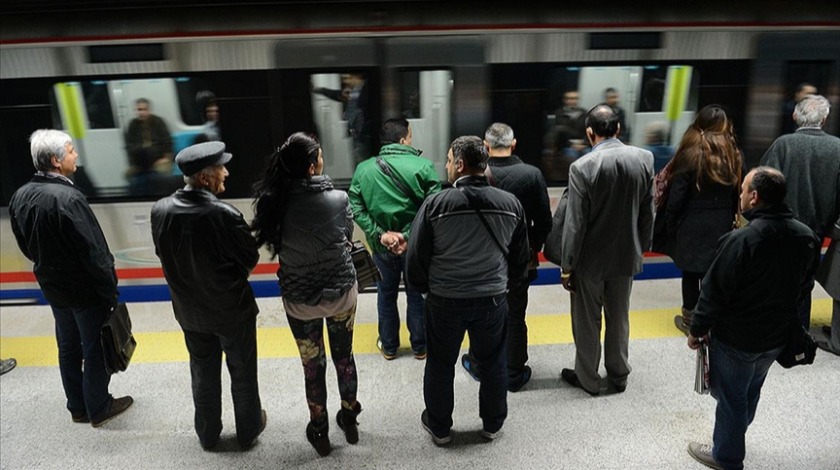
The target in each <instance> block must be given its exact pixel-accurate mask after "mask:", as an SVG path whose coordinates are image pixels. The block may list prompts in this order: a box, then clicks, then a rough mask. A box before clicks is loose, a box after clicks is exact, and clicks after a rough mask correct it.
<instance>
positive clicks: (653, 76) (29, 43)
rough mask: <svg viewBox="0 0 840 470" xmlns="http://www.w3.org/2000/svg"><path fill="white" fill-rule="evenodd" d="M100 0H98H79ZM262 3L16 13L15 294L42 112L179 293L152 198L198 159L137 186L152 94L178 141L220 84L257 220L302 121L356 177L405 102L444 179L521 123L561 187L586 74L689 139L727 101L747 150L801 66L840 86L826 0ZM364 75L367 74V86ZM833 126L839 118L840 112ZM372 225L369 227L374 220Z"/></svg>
mask: <svg viewBox="0 0 840 470" xmlns="http://www.w3.org/2000/svg"><path fill="white" fill-rule="evenodd" d="M34 3H37V2H34ZM82 3H87V4H96V2H75V3H74V2H72V1H71V2H70V5H71V6H72V5H74V4H79V5H80V4H82ZM128 3H131V2H128ZM135 3H140V4H143V3H144V2H135ZM149 3H153V2H146V4H147V5H146V6H147V7H148V6H149V5H148V4H149ZM210 3H211V4H213V3H214V2H210ZM255 3H256V4H250V5H249V6H244V7H241V8H234V7H232V6H227V7H225V6H222V5H221V4H219V5H216V6H213V7H212V8H205V9H199V8H197V7H192V6H189V5H190V4H186V3H183V4H181V6H180V7H177V8H174V7H173V8H171V9H170V10H168V11H166V12H165V13H166V14H162V15H157V16H147V17H143V16H142V15H139V14H138V13H139V12H141V11H145V10H142V9H141V10H137V9H134V10H132V9H129V8H124V9H118V8H115V9H110V10H107V11H103V10H101V9H98V10H97V9H94V7H91V6H89V5H88V7H87V8H86V9H82V8H78V9H75V10H74V9H72V8H70V7H68V9H67V10H65V11H62V12H59V13H60V14H59V13H53V14H52V15H46V16H44V17H42V18H41V19H42V21H38V22H29V23H25V24H24V23H21V22H17V21H14V20H15V18H16V17H25V16H26V15H27V14H28V13H29V10H27V7H25V4H26V2H17V3H15V4H14V7H15V8H17V9H14V8H13V9H12V10H11V11H7V12H6V13H7V14H5V15H4V30H3V32H2V40H0V129H1V130H2V132H0V168H2V171H0V181H2V184H0V205H2V208H0V218H2V220H1V221H0V237H1V238H0V245H1V246H0V261H2V269H0V271H1V272H0V302H42V303H43V302H44V299H43V297H42V295H41V294H40V291H39V290H38V286H37V283H35V281H34V277H33V275H32V273H31V263H30V262H29V261H28V260H26V259H25V258H24V257H23V255H22V254H21V253H20V251H19V250H18V248H17V246H16V244H15V241H14V237H13V236H12V233H11V228H10V224H9V222H8V220H7V219H8V207H7V206H8V202H9V198H10V197H11V194H12V193H13V192H14V190H15V189H17V188H18V187H20V186H21V185H22V184H24V183H25V182H26V181H28V179H29V178H30V177H31V174H32V171H33V168H32V164H31V158H30V155H29V146H28V136H29V134H31V132H32V131H33V130H35V129H39V128H59V129H64V130H65V131H66V132H68V133H69V134H70V135H71V136H72V137H73V138H74V141H75V144H76V148H77V149H78V150H79V153H80V157H79V168H80V170H79V172H78V173H77V175H76V182H77V184H78V185H79V186H80V187H81V188H82V189H83V190H84V191H85V192H86V193H87V194H88V196H89V198H90V201H91V203H92V207H93V209H94V212H95V213H96V215H97V217H98V218H99V220H100V223H101V225H102V227H103V230H104V231H105V234H106V238H107V240H108V243H109V245H110V248H111V250H112V252H113V253H114V255H115V257H116V259H117V271H118V275H119V277H120V291H121V295H122V297H123V300H126V301H151V300H164V299H167V298H168V290H167V288H166V285H165V281H164V279H163V275H162V272H161V269H160V265H159V262H158V260H157V257H156V256H155V254H154V248H153V246H152V242H151V234H150V223H149V211H150V208H151V205H152V204H153V202H154V201H155V200H156V199H157V198H159V197H161V196H163V195H165V194H167V193H168V192H171V191H172V190H174V188H176V187H177V186H178V185H179V184H180V176H179V174H178V171H177V168H172V169H170V168H164V169H162V170H156V172H155V177H156V178H157V181H159V182H162V184H156V185H147V187H145V190H146V191H145V192H142V193H137V192H135V191H132V190H131V185H130V176H131V165H130V161H131V160H130V155H129V150H128V144H127V142H126V135H127V128H128V126H129V124H130V122H131V120H132V119H134V118H135V104H136V102H137V99H139V98H145V99H146V100H148V102H149V103H150V105H151V112H152V113H153V114H155V115H157V116H159V117H161V118H162V119H163V120H164V122H165V123H166V124H167V127H168V131H169V133H170V136H171V152H170V154H171V155H174V154H175V153H177V152H178V151H179V150H180V149H182V148H184V147H186V146H188V145H190V144H191V143H193V142H195V141H196V139H197V138H201V137H200V136H204V138H208V137H207V136H206V134H207V130H208V126H210V125H211V124H213V123H211V122H207V120H206V115H205V105H206V104H207V100H206V97H207V96H212V97H214V98H213V103H214V104H215V105H216V111H217V114H218V120H217V121H216V122H215V125H214V128H213V132H215V133H217V134H218V135H217V136H214V137H213V138H220V139H221V140H222V141H224V142H225V143H226V145H227V149H228V151H230V152H231V153H233V155H234V158H233V160H232V161H231V162H230V163H229V164H228V169H229V171H230V176H229V178H228V180H227V183H226V187H227V191H226V192H225V193H224V194H223V195H222V198H223V199H224V200H226V201H228V202H230V203H232V204H234V205H235V206H236V207H238V208H239V209H240V210H241V211H242V212H243V213H244V214H245V215H246V219H249V220H250V217H251V214H252V209H251V199H250V196H251V192H250V191H251V187H252V185H253V183H254V182H255V181H256V180H257V179H258V178H259V177H260V175H261V173H262V171H263V165H264V161H265V157H266V156H267V155H269V154H270V153H271V152H272V150H273V149H274V148H275V147H276V146H277V145H279V144H280V143H282V142H283V140H285V138H286V136H288V135H290V134H291V133H293V132H295V131H300V130H302V131H308V132H312V133H314V134H316V135H317V136H318V138H319V139H320V140H321V142H322V146H323V150H324V158H325V163H326V167H325V173H326V174H328V175H330V176H331V177H332V178H333V180H334V181H335V182H336V185H337V186H338V187H342V188H346V187H347V186H349V182H350V179H351V177H352V174H353V170H354V168H355V165H356V163H357V162H358V161H360V159H362V158H365V157H367V156H370V155H374V154H375V153H376V150H377V149H378V148H379V141H378V132H377V130H378V128H379V126H380V124H381V122H382V121H384V120H385V119H387V118H390V117H394V116H404V117H406V118H408V119H409V121H410V122H411V125H412V129H413V135H414V139H413V144H414V146H416V147H417V148H420V149H422V150H423V151H424V153H423V157H424V158H428V159H430V160H431V161H432V162H433V163H434V164H435V167H436V168H437V170H438V172H439V174H440V177H441V179H442V180H444V179H445V170H444V164H445V161H446V151H447V148H448V145H449V143H450V142H451V141H452V140H453V139H454V138H455V137H457V136H459V135H463V134H475V135H480V136H482V135H483V133H484V129H485V128H486V127H487V126H488V125H489V124H490V123H492V122H495V121H503V122H506V123H508V124H510V125H511V126H512V127H513V129H514V131H515V133H516V139H517V145H516V149H515V153H516V154H517V155H519V156H520V157H521V158H522V159H523V160H524V161H526V162H527V163H530V164H533V165H535V166H537V167H539V168H540V169H541V170H542V171H543V173H544V175H545V177H546V181H547V182H548V184H549V186H550V188H549V192H550V194H551V196H552V201H553V202H554V201H555V200H556V196H557V195H559V190H560V189H561V188H562V187H563V186H564V185H565V184H566V177H567V171H568V165H569V164H570V163H571V161H573V159H574V156H569V155H567V154H566V153H564V152H563V147H562V146H561V145H559V143H558V142H559V141H558V139H557V137H558V133H557V123H558V116H559V110H561V109H562V106H563V96H564V94H565V93H567V92H571V91H575V92H577V95H578V97H579V106H580V107H583V108H589V107H591V106H593V105H595V104H597V103H599V102H601V101H603V100H604V91H605V90H606V89H608V88H611V89H613V90H614V92H615V93H617V94H618V96H619V97H620V103H619V105H620V106H621V107H622V108H623V109H624V110H625V123H626V124H625V132H624V138H625V140H626V141H627V142H628V143H631V144H633V145H638V146H650V145H654V144H658V145H664V146H666V147H670V148H673V147H674V146H675V145H676V144H677V143H678V142H679V139H680V137H681V135H682V133H683V131H684V130H685V129H686V128H687V126H688V125H690V123H691V121H692V120H693V116H694V112H695V111H696V110H698V109H700V108H701V107H703V106H705V105H707V104H711V103H719V104H722V105H724V106H725V107H727V109H728V110H729V112H730V114H731V115H732V116H733V118H734V121H735V124H736V131H737V133H738V137H739V142H740V144H741V146H742V148H743V150H744V155H745V160H746V164H747V166H748V167H751V166H754V165H756V164H757V162H758V160H759V159H760V158H761V156H762V155H763V153H764V151H765V150H766V148H767V147H769V145H770V144H771V143H772V141H773V139H774V138H775V137H777V136H778V135H779V133H780V129H781V122H782V119H783V118H784V116H783V115H782V108H783V105H784V103H785V101H787V100H789V99H791V95H792V91H793V88H794V87H795V85H796V84H797V83H800V82H809V83H812V84H813V85H814V86H816V87H817V89H818V90H819V93H820V94H823V95H825V96H826V97H827V98H828V99H829V101H830V102H831V103H832V104H833V105H834V106H835V107H836V105H837V104H838V102H840V22H837V21H834V22H832V21H826V18H829V19H830V18H832V16H830V11H831V10H830V8H829V9H827V10H826V9H825V8H824V7H823V6H822V4H821V3H819V2H814V4H815V5H814V9H812V10H811V11H810V12H807V13H805V12H804V11H800V12H798V13H792V14H789V12H787V11H784V10H781V9H779V10H772V9H771V10H770V11H761V12H745V11H743V9H741V10H739V14H741V15H747V16H741V17H739V19H738V20H737V21H731V20H729V21H720V20H719V19H717V18H718V16H719V15H718V14H717V11H716V10H711V11H705V12H701V13H697V14H696V15H693V16H691V17H688V16H687V15H686V14H685V13H679V14H677V13H675V12H676V11H678V10H676V9H673V10H672V11H666V12H660V13H659V15H656V16H652V15H651V14H650V13H649V12H644V11H641V10H640V11H637V12H633V13H630V12H627V11H626V10H625V11H624V12H623V16H622V17H621V18H620V21H618V20H613V21H601V22H593V20H592V15H591V13H587V12H585V11H584V10H582V9H572V10H568V9H567V10H551V9H548V8H547V7H541V9H534V10H531V11H524V10H525V9H524V8H516V7H517V6H516V5H508V6H507V7H505V8H502V7H500V6H498V5H497V4H493V6H494V8H493V9H488V8H486V7H485V8H483V9H482V13H481V14H474V13H473V12H471V11H470V10H469V9H468V8H467V7H465V6H463V5H460V6H455V5H454V3H455V2H431V3H428V4H425V5H426V8H418V7H417V6H416V5H417V3H416V2H415V3H413V5H415V6H414V7H413V8H415V9H416V11H413V12H405V11H401V10H400V9H399V6H400V5H403V6H406V5H407V4H408V3H410V2H369V3H361V2H335V3H331V4H330V7H329V8H330V11H331V12H332V15H329V16H315V15H314V14H313V11H312V8H314V7H313V6H312V4H310V5H309V6H306V5H301V4H299V2H290V3H289V2H287V4H285V5H282V6H280V5H263V4H262V3H269V2H255ZM281 3H282V2H281ZM422 3H423V2H420V4H422ZM176 4H178V2H176ZM441 4H449V5H448V6H446V8H445V9H444V8H443V5H441ZM488 5H490V4H488ZM322 7H323V8H325V7H324V5H323V4H321V7H319V8H322ZM495 7H498V8H495ZM4 8H8V7H4ZM138 8H139V7H138ZM281 8H282V10H283V12H284V13H283V14H281V13H280V9H281ZM364 8H367V9H368V10H365V11H360V9H364ZM802 10H804V9H802ZM733 14H734V13H733ZM835 17H836V15H835ZM675 18H676V19H675ZM220 24H223V25H224V26H222V27H220V26H219V25H220ZM354 76H355V77H360V83H361V85H360V86H359V85H357V86H356V88H354V89H352V90H351V85H350V84H349V83H350V81H351V77H354ZM362 87H364V91H360V89H361V88H362ZM362 94H364V100H363V101H362V100H361V99H360V95H362ZM354 100H355V101H354ZM835 109H836V108H835ZM360 116H361V122H359V121H358V119H360ZM826 127H827V128H826V130H827V131H828V132H829V133H832V134H835V135H837V134H838V130H840V119H838V116H837V113H836V112H835V113H832V115H831V116H830V121H829V122H828V124H827V126H826ZM654 131H658V132H654ZM567 137H568V136H567ZM653 137H658V138H659V139H658V142H654V141H653V140H652V138H653ZM356 236H357V237H358V238H360V239H362V238H363V236H362V234H361V232H360V231H359V230H357V232H356ZM276 268H277V264H276V262H275V261H274V260H272V259H271V258H270V257H269V255H268V253H267V252H263V255H262V260H261V262H260V264H259V265H258V266H257V269H256V270H255V272H254V274H253V276H252V279H253V281H252V282H253V285H254V288H255V292H256V293H257V295H259V296H268V295H277V294H278V286H277V284H276V279H275V277H274V271H275V270H276ZM678 275H679V273H678V271H677V270H676V268H675V267H674V266H673V264H672V263H670V260H669V259H668V258H666V257H663V256H657V255H655V254H651V256H649V257H647V258H646V263H645V270H644V272H643V273H642V274H641V275H640V277H641V278H657V277H676V276H678ZM558 279H559V272H558V268H557V267H556V266H554V265H552V264H550V263H548V262H543V264H542V265H541V268H540V277H539V278H538V280H537V281H535V282H538V283H556V282H558Z"/></svg>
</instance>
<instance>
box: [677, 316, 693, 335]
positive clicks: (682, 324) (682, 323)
mask: <svg viewBox="0 0 840 470" xmlns="http://www.w3.org/2000/svg"><path fill="white" fill-rule="evenodd" d="M674 325H676V327H677V329H678V330H680V331H682V332H683V334H684V335H686V336H688V332H689V329H690V328H691V325H688V324H686V323H685V319H684V318H683V316H682V315H677V316H675V317H674Z"/></svg>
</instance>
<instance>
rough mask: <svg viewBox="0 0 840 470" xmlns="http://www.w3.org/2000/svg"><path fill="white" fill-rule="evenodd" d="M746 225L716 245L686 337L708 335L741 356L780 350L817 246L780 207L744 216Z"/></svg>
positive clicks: (814, 238) (814, 262) (809, 276)
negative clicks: (714, 254) (745, 353)
mask: <svg viewBox="0 0 840 470" xmlns="http://www.w3.org/2000/svg"><path fill="white" fill-rule="evenodd" d="M744 217H746V218H747V219H749V220H750V221H751V222H750V224H749V225H748V226H747V227H745V228H742V229H739V230H735V231H733V232H730V233H728V234H726V235H724V236H723V237H721V239H720V246H719V248H718V252H717V256H716V257H715V260H714V261H713V262H712V266H711V267H710V268H709V271H708V272H707V274H706V277H705V278H704V279H703V287H702V289H701V291H700V300H699V301H698V302H697V307H696V308H695V310H694V316H693V317H692V320H691V335H692V336H694V337H701V336H703V335H705V334H706V333H708V332H709V330H711V334H712V335H713V336H715V338H717V339H718V340H720V341H721V342H722V343H725V344H727V345H729V346H732V347H733V348H736V349H739V350H742V351H747V352H763V351H769V350H771V349H774V348H777V347H779V346H781V345H783V344H785V343H786V342H787V341H788V339H789V338H790V326H791V323H792V322H794V321H795V322H798V321H799V319H798V317H797V306H798V305H799V300H800V298H801V297H802V295H803V293H804V290H803V286H804V285H805V284H806V282H808V281H809V280H810V279H813V276H814V272H815V271H816V269H817V263H819V254H820V241H819V240H818V239H817V236H816V235H815V234H814V232H813V231H812V230H811V229H810V228H808V227H807V226H805V225H804V224H802V223H801V222H799V221H797V220H796V219H794V218H793V213H792V212H791V211H790V209H789V208H788V207H787V206H786V205H784V204H783V205H780V206H776V207H763V208H758V209H753V210H750V211H746V212H744Z"/></svg>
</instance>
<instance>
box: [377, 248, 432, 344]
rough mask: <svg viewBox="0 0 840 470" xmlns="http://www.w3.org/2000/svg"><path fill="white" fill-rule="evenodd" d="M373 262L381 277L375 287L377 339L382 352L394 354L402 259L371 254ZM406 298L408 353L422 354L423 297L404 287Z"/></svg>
mask: <svg viewBox="0 0 840 470" xmlns="http://www.w3.org/2000/svg"><path fill="white" fill-rule="evenodd" d="M373 262H374V263H376V267H378V268H379V272H380V273H381V274H382V280H381V281H379V282H378V283H377V298H376V309H377V312H378V313H379V338H380V339H382V349H384V350H385V351H387V352H389V353H394V352H396V351H397V349H398V348H399V347H400V313H399V311H398V310H397V294H399V290H400V280H401V279H404V277H405V255H402V256H397V255H394V254H392V253H390V252H388V253H374V254H373ZM405 295H406V297H407V304H408V308H407V310H408V311H407V312H406V314H405V317H406V318H405V320H406V324H407V325H408V335H409V339H410V341H411V349H412V350H413V351H414V352H415V353H419V352H423V351H425V350H426V332H425V328H424V326H423V297H422V296H421V295H420V293H419V292H417V291H416V290H414V289H412V288H411V287H409V286H408V283H407V282H406V283H405Z"/></svg>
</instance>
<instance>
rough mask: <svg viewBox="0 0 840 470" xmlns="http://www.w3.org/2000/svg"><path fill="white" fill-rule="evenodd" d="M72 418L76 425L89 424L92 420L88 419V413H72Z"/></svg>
mask: <svg viewBox="0 0 840 470" xmlns="http://www.w3.org/2000/svg"><path fill="white" fill-rule="evenodd" d="M70 418H71V419H72V420H73V422H74V423H89V422H90V418H88V415H87V413H85V412H84V411H82V412H81V413H70Z"/></svg>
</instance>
